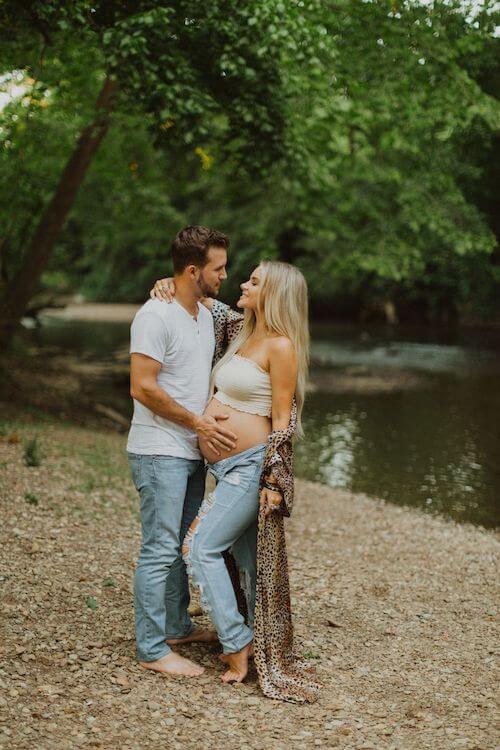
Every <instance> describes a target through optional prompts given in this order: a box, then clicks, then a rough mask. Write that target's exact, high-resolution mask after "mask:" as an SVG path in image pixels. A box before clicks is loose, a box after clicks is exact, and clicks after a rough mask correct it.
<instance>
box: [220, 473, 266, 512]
mask: <svg viewBox="0 0 500 750" xmlns="http://www.w3.org/2000/svg"><path fill="white" fill-rule="evenodd" d="M260 470H261V466H260V464H255V463H251V464H244V465H243V466H235V467H234V469H231V470H230V471H228V472H227V474H224V476H223V477H221V479H220V482H219V483H218V491H217V492H216V495H217V504H218V505H221V506H223V507H226V508H228V507H229V506H231V505H232V504H233V503H234V502H236V501H237V500H238V499H239V498H241V496H242V495H245V494H246V493H247V492H248V491H249V490H250V489H251V488H252V485H253V484H255V491H257V490H258V484H259V476H260Z"/></svg>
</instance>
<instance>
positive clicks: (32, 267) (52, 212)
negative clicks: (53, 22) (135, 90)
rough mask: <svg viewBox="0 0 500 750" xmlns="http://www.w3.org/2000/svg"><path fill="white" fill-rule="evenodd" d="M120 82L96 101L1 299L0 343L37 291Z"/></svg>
mask: <svg viewBox="0 0 500 750" xmlns="http://www.w3.org/2000/svg"><path fill="white" fill-rule="evenodd" d="M116 88H117V84H116V81H114V80H112V79H110V78H106V80H105V82H104V85H103V87H102V89H101V92H100V94H99V96H98V98H97V101H96V106H95V109H96V115H95V119H94V121H93V122H92V123H91V124H90V125H88V126H87V127H86V128H84V130H83V131H82V133H81V134H80V137H79V139H78V142H77V145H76V148H75V150H74V152H73V154H72V155H71V157H70V158H69V160H68V162H67V164H66V166H65V168H64V171H63V173H62V175H61V179H60V180H59V184H58V186H57V190H56V192H55V194H54V196H53V198H52V200H51V201H50V203H49V204H48V206H47V208H46V209H45V211H44V213H43V215H42V218H41V219H40V221H39V223H38V226H37V228H36V230H35V234H34V235H33V238H32V239H31V242H30V243H29V245H28V247H27V248H26V251H25V253H24V255H23V261H22V263H21V267H20V269H19V271H18V272H17V274H16V276H15V277H14V279H13V280H12V281H11V282H10V283H9V285H8V286H7V288H6V290H5V295H4V298H3V300H1V301H0V344H1V345H2V348H3V347H4V346H7V345H8V344H9V343H10V340H11V338H12V335H13V333H14V331H15V329H16V328H17V326H18V325H19V322H20V320H21V318H22V317H23V314H24V312H25V310H26V307H27V305H28V302H29V301H30V299H31V297H32V296H33V294H34V293H35V291H36V289H37V286H38V284H39V281H40V277H41V275H42V273H43V271H44V270H45V268H46V266H47V263H48V261H49V258H50V255H51V253H52V249H53V247H54V245H55V243H56V242H57V240H58V238H59V235H60V233H61V231H62V229H63V227H64V223H65V221H66V218H67V216H68V213H69V212H70V210H71V208H72V206H73V203H74V201H75V198H76V195H77V193H78V189H79V187H80V185H81V184H82V182H83V179H84V177H85V173H86V171H87V169H88V167H89V164H90V163H91V161H92V159H93V158H94V156H95V154H96V152H97V150H98V148H99V146H100V145H101V143H102V140H103V139H104V136H105V135H106V133H107V131H108V128H109V124H110V121H111V113H112V110H113V106H114V98H115V93H116Z"/></svg>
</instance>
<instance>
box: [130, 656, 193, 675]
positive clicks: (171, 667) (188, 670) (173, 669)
mask: <svg viewBox="0 0 500 750" xmlns="http://www.w3.org/2000/svg"><path fill="white" fill-rule="evenodd" d="M139 664H140V665H141V667H144V669H152V670H153V671H154V672H161V674H178V675H185V676H186V677H199V676H200V675H202V674H203V672H204V671H205V669H204V667H201V666H200V665H199V664H195V663H194V661H190V660H189V659H185V658H184V657H183V656H181V655H180V654H176V653H175V651H171V652H170V653H169V654H165V656H162V657H161V659H157V661H140V662H139Z"/></svg>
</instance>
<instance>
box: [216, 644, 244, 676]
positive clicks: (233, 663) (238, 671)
mask: <svg viewBox="0 0 500 750" xmlns="http://www.w3.org/2000/svg"><path fill="white" fill-rule="evenodd" d="M251 646H252V643H251V642H250V643H247V645H246V646H243V648H242V649H241V651H237V652H236V653H235V654H221V655H220V657H219V658H220V660H221V661H222V662H224V664H227V666H228V667H229V669H228V670H227V672H224V674H223V675H222V682H243V680H244V679H245V677H246V676H247V673H248V655H249V651H250V648H251Z"/></svg>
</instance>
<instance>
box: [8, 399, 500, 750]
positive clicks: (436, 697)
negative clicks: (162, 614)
mask: <svg viewBox="0 0 500 750" xmlns="http://www.w3.org/2000/svg"><path fill="white" fill-rule="evenodd" d="M35 438H36V443H33V442H31V448H29V449H27V446H28V444H29V442H30V441H33V440H34V439H35ZM124 442H125V439H124V436H123V435H120V434H116V433H113V432H106V431H103V430H101V429H98V427H97V426H94V427H92V428H90V429H89V428H85V427H74V426H70V425H68V424H65V423H63V422H61V421H56V420H54V419H51V418H50V417H43V415H41V414H37V418H36V424H35V423H34V420H33V418H32V415H31V416H30V414H29V413H28V414H21V415H19V416H17V417H15V418H14V416H11V421H10V422H9V423H4V424H3V428H2V435H1V440H0V452H1V456H0V485H1V487H2V511H3V520H4V523H3V524H2V529H1V532H0V545H1V546H0V549H1V553H0V557H1V560H2V570H1V574H0V575H1V578H0V586H1V587H2V592H3V612H4V614H5V615H7V622H6V625H5V627H4V631H3V638H2V641H1V651H2V661H3V664H4V666H3V669H2V675H1V680H2V683H3V687H5V688H6V690H5V692H4V697H2V698H0V710H1V719H2V723H1V725H0V728H1V729H2V730H3V734H0V736H1V737H2V740H1V742H3V744H4V746H5V747H9V748H33V747H36V748H37V750H45V749H46V750H49V749H50V750H54V749H56V750H58V749H59V748H61V749H62V748H68V749H69V748H74V747H82V748H86V747H100V748H106V749H107V748H109V749H110V750H111V749H113V750H114V748H116V747H122V748H124V749H127V750H128V749H129V748H130V749H133V750H135V749H136V748H137V750H139V749H140V750H142V748H155V749H156V748H160V747H168V748H169V749H170V748H174V749H177V748H179V749H180V748H182V747H184V746H186V745H187V744H189V745H190V746H193V747H199V748H201V749H203V750H204V749H205V748H206V749H207V750H210V749H211V748H214V749H215V748H220V747H225V748H227V749H228V750H230V749H231V750H232V749H234V750H236V749H238V750H240V749H243V748H252V749H255V750H257V749H258V748H261V749H262V750H269V749H271V750H274V749H276V750H277V749H278V748H279V749H280V750H281V749H282V748H283V749H285V748H286V749H287V750H289V748H290V747H292V748H315V747H325V748H331V747H339V748H345V749H346V750H354V749H358V748H359V749H361V748H363V750H368V748H372V750H381V749H382V748H383V749H384V750H385V748H387V750H389V749H390V750H423V749H424V748H429V750H430V749H432V750H435V749H436V748H439V750H453V749H455V748H465V749H466V750H490V749H492V748H493V747H494V746H495V740H494V737H495V735H494V730H493V720H492V712H493V709H494V695H495V692H494V691H495V685H496V683H495V675H494V662H493V658H494V655H493V650H494V643H495V629H496V623H495V616H496V612H495V606H494V602H495V601H497V598H496V597H495V593H496V591H495V587H496V586H497V582H496V579H497V568H496V564H495V563H496V560H497V558H498V551H499V549H500V544H499V540H498V536H497V535H495V534H494V533H492V532H489V531H484V530H483V529H481V528H476V527H472V526H470V525H457V524H455V523H453V522H451V521H446V520H443V519H440V518H436V517H431V516H427V515H425V514H423V513H420V512H418V511H413V510H407V509H403V508H398V507H395V506H392V505H389V504H385V503H383V502H381V501H378V500H374V499H371V498H368V497H365V496H361V495H352V494H349V493H346V492H342V491H336V490H331V489H329V488H326V487H324V486H321V485H317V484H313V483H310V482H305V481H298V482H297V502H296V509H295V511H294V515H293V517H292V518H291V519H290V520H289V521H288V522H287V529H288V538H289V557H290V569H291V570H290V572H291V584H292V598H293V601H292V603H293V609H294V617H295V625H296V641H297V644H296V645H297V647H298V650H299V652H301V653H302V655H303V656H304V658H306V659H308V660H309V661H310V663H311V664H313V665H315V666H316V667H317V671H318V674H319V676H320V677H321V679H322V680H323V682H324V684H325V687H324V690H323V692H322V694H321V696H320V699H319V701H318V702H317V703H316V704H314V705H312V706H295V705H287V704H282V703H278V702H274V701H270V700H268V699H266V698H264V697H263V696H262V695H261V693H260V691H259V688H258V685H257V683H256V680H255V675H254V674H251V675H250V678H249V680H248V682H247V683H245V684H244V685H243V686H239V687H231V686H225V685H222V683H220V672H221V669H220V666H219V663H218V661H217V659H216V652H215V651H213V650H210V649H206V648H204V647H201V646H187V647H184V648H183V653H185V654H186V655H188V656H191V657H192V658H194V659H197V660H199V661H201V662H202V663H203V664H204V665H205V667H206V673H205V675H204V676H203V677H202V678H200V679H199V680H196V681H193V680H187V679H182V678H177V679H162V678H161V677H158V676H156V675H153V674H149V673H146V672H145V671H143V670H141V669H140V668H139V667H138V666H137V665H136V662H135V658H134V642H133V637H132V636H133V621H132V595H131V580H132V574H133V567H134V562H135V558H136V554H137V549H138V544H139V538H140V529H139V516H138V503H137V498H136V494H135V491H134V489H133V487H132V485H131V482H130V480H129V476H128V470H127V466H126V460H125V456H124ZM26 458H28V459H29V460H31V462H32V463H35V464H39V465H34V466H27V465H26ZM199 621H200V622H203V621H204V619H203V618H199Z"/></svg>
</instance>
